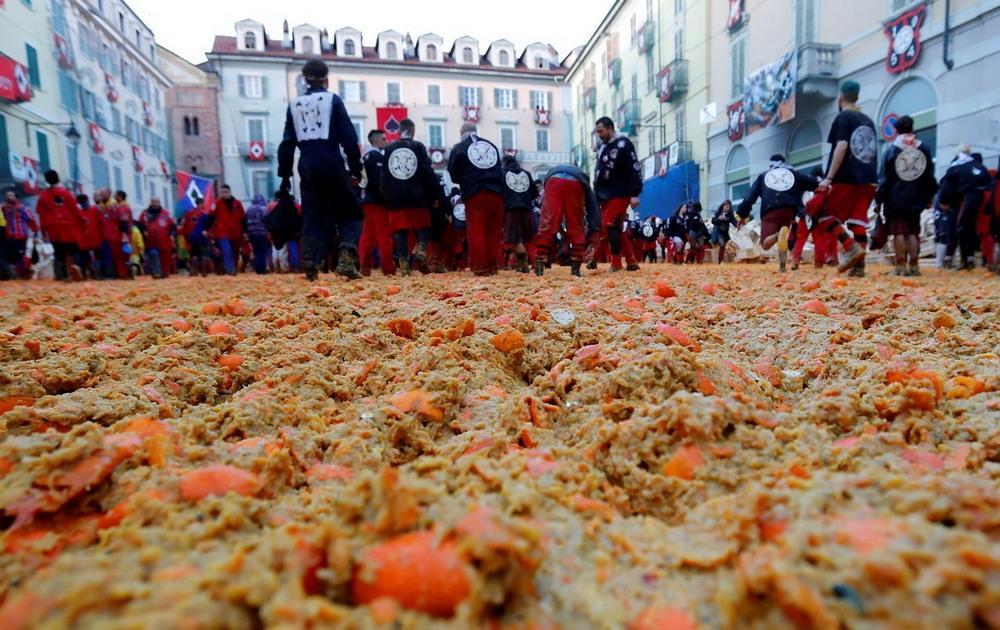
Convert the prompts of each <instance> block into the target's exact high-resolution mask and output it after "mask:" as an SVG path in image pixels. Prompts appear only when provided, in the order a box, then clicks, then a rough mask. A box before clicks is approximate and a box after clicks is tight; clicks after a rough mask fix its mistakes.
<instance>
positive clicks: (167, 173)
mask: <svg viewBox="0 0 1000 630" xmlns="http://www.w3.org/2000/svg"><path fill="white" fill-rule="evenodd" d="M160 172H161V173H163V176H164V177H170V165H169V164H167V163H166V161H164V160H160Z"/></svg>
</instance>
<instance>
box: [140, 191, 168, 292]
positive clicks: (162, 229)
mask: <svg viewBox="0 0 1000 630" xmlns="http://www.w3.org/2000/svg"><path fill="white" fill-rule="evenodd" d="M139 224H140V225H141V226H142V230H143V232H144V233H145V235H146V259H147V260H148V262H149V275H151V276H153V277H154V278H157V279H159V278H167V277H169V276H170V271H171V270H172V269H173V262H174V237H175V236H177V226H176V225H175V224H174V219H173V217H171V216H170V213H169V212H167V211H165V210H164V209H163V206H162V205H161V204H160V200H159V199H158V198H156V197H153V198H152V199H150V200H149V207H148V208H146V210H145V211H144V212H143V213H142V217H141V218H140V219H139Z"/></svg>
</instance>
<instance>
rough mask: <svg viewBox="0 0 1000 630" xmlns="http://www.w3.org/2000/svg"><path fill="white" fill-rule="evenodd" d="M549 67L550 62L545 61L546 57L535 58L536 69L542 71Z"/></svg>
mask: <svg viewBox="0 0 1000 630" xmlns="http://www.w3.org/2000/svg"><path fill="white" fill-rule="evenodd" d="M548 65H549V64H548V62H547V61H546V60H545V57H542V56H538V57H535V67H536V68H539V69H541V70H544V69H545V68H547V67H548Z"/></svg>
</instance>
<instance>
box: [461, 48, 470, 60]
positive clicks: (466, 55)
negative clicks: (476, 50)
mask: <svg viewBox="0 0 1000 630" xmlns="http://www.w3.org/2000/svg"><path fill="white" fill-rule="evenodd" d="M462 63H472V49H471V48H465V49H463V50H462Z"/></svg>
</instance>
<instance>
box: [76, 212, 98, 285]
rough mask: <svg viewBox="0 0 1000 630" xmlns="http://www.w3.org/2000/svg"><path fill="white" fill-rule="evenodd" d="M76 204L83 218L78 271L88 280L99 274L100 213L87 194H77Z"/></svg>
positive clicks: (94, 278)
mask: <svg viewBox="0 0 1000 630" xmlns="http://www.w3.org/2000/svg"><path fill="white" fill-rule="evenodd" d="M76 205H77V206H78V207H79V208H80V218H81V219H82V220H83V232H82V234H81V236H80V258H79V261H78V264H79V265H80V272H81V273H82V274H83V277H84V278H86V279H88V280H96V279H98V277H99V276H100V273H99V272H100V267H101V265H100V258H101V245H102V238H101V214H100V212H99V211H98V209H97V208H96V207H95V206H92V205H90V199H88V198H87V195H77V196H76Z"/></svg>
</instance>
